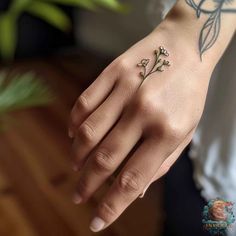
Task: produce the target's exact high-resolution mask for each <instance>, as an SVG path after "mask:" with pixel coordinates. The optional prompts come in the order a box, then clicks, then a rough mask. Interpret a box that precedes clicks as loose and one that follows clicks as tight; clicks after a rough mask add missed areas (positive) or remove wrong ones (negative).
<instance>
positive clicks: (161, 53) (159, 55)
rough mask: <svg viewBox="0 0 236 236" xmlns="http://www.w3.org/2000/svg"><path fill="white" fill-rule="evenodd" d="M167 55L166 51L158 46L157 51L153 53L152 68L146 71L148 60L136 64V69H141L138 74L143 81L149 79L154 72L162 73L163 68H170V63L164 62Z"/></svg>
mask: <svg viewBox="0 0 236 236" xmlns="http://www.w3.org/2000/svg"><path fill="white" fill-rule="evenodd" d="M168 56H169V53H168V52H167V50H166V49H165V48H164V47H162V46H160V47H159V50H155V51H154V57H155V58H154V62H153V64H152V66H151V67H150V68H149V69H148V66H149V64H150V59H142V60H141V62H140V63H138V64H137V66H138V67H141V68H142V71H141V72H140V73H139V74H140V76H141V77H142V79H143V80H145V79H146V78H147V77H149V76H150V75H151V74H153V73H155V72H163V71H164V67H167V66H170V62H169V61H167V60H165V59H164V58H165V57H168Z"/></svg>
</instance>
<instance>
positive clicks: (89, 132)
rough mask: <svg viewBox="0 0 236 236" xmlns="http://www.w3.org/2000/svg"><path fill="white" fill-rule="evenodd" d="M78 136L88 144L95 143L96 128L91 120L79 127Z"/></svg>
mask: <svg viewBox="0 0 236 236" xmlns="http://www.w3.org/2000/svg"><path fill="white" fill-rule="evenodd" d="M78 136H79V138H80V139H81V140H82V141H83V142H85V143H87V144H90V143H93V141H94V137H95V130H94V128H93V127H92V125H91V124H90V123H89V122H84V123H83V124H82V125H81V126H80V128H79V131H78Z"/></svg>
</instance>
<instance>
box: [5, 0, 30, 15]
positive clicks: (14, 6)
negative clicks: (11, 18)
mask: <svg viewBox="0 0 236 236" xmlns="http://www.w3.org/2000/svg"><path fill="white" fill-rule="evenodd" d="M32 1H33V0H13V1H12V3H11V5H10V8H9V12H10V14H14V15H20V13H21V12H22V11H24V9H25V8H26V6H27V5H28V4H30V2H32Z"/></svg>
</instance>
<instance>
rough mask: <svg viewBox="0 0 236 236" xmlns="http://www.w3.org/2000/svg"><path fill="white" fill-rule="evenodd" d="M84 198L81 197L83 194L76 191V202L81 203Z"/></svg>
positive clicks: (74, 198)
mask: <svg viewBox="0 0 236 236" xmlns="http://www.w3.org/2000/svg"><path fill="white" fill-rule="evenodd" d="M82 201H83V198H82V197H81V195H80V194H79V193H75V194H74V196H73V202H74V204H76V205H78V204H80V203H82Z"/></svg>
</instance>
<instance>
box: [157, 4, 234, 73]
mask: <svg viewBox="0 0 236 236" xmlns="http://www.w3.org/2000/svg"><path fill="white" fill-rule="evenodd" d="M162 26H163V27H164V28H165V27H167V28H171V30H174V31H177V32H176V33H177V34H178V35H181V36H182V38H184V44H185V45H186V46H185V48H186V47H190V48H191V49H192V51H193V56H197V57H198V59H199V62H200V63H201V65H202V66H204V65H206V66H210V67H212V68H214V66H215V64H216V63H217V62H218V61H219V59H220V57H221V56H222V54H223V53H224V51H225V49H226V48H227V45H228V44H229V42H230V40H231V38H232V36H233V34H234V32H235V29H236V0H230V1H229V0H218V2H216V1H213V0H212V1H211V0H207V1H206V0H202V1H200V0H187V1H186V0H179V1H178V2H177V3H176V5H175V6H174V7H173V8H172V10H171V11H170V13H169V14H168V15H167V17H166V19H165V20H164V21H163V23H162ZM157 30H158V28H157ZM180 38H181V37H180ZM176 43H181V42H178V39H177V38H176ZM191 49H190V50H191ZM183 50H184V49H183ZM186 59H187V58H186Z"/></svg>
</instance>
